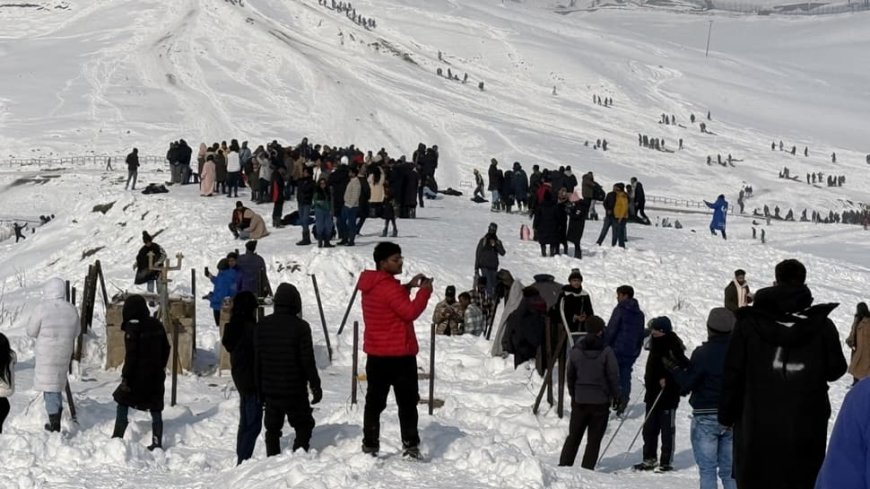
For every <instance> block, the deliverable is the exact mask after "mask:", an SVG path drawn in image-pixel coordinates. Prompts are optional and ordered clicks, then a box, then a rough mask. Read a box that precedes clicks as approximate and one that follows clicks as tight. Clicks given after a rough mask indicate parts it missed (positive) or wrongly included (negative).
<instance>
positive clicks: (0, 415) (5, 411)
mask: <svg viewBox="0 0 870 489" xmlns="http://www.w3.org/2000/svg"><path fill="white" fill-rule="evenodd" d="M6 416H9V399H7V398H5V397H0V433H3V423H5V422H6Z"/></svg>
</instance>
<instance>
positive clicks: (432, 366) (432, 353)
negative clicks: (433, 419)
mask: <svg viewBox="0 0 870 489" xmlns="http://www.w3.org/2000/svg"><path fill="white" fill-rule="evenodd" d="M431 329H432V332H431V333H430V334H429V416H432V414H433V413H434V412H435V323H432V328H431Z"/></svg>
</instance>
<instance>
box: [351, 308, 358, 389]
mask: <svg viewBox="0 0 870 489" xmlns="http://www.w3.org/2000/svg"><path fill="white" fill-rule="evenodd" d="M350 370H351V381H350V403H351V404H356V389H357V387H356V384H357V381H358V380H357V377H358V376H359V321H354V322H353V365H352V367H351V369H350Z"/></svg>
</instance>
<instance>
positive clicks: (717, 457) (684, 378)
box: [663, 307, 737, 489]
mask: <svg viewBox="0 0 870 489" xmlns="http://www.w3.org/2000/svg"><path fill="white" fill-rule="evenodd" d="M733 330H734V314H733V313H732V312H731V311H729V310H728V309H725V308H724V307H715V308H713V309H711V310H710V314H709V316H707V335H708V336H707V341H706V342H704V344H702V345H701V346H699V347H698V348H695V351H693V352H692V358H691V359H690V360H689V365H688V366H687V367H685V368H681V367H679V366H678V365H676V364H675V363H673V362H671V361H670V360H669V359H665V360H663V361H664V362H665V365H666V366H667V367H668V370H670V371H671V373H672V374H673V376H674V378H675V379H676V381H677V382H678V383H679V384H680V389H681V393H682V395H684V396H685V395H686V394H689V393H691V394H692V396H691V397H690V398H689V404H691V405H692V435H691V437H692V451H693V452H694V454H695V463H696V464H697V465H698V473H699V475H700V478H701V487H702V488H704V489H706V488H710V487H716V484H717V482H716V476H717V472H718V476H719V478H720V479H722V487H723V488H724V489H737V483H736V482H735V481H734V478H733V477H731V467H732V465H733V462H732V453H733V442H734V436H733V433H732V431H731V430H730V429H728V428H725V427H723V426H722V425H720V424H719V420H718V419H717V418H718V416H717V415H718V412H719V396H720V394H721V392H722V370H723V368H724V367H725V353H726V352H727V351H728V341H729V340H730V339H731V331H733Z"/></svg>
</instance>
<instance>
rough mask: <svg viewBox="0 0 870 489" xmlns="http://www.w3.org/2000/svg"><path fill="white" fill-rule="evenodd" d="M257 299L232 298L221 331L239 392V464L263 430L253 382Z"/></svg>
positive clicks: (247, 296) (251, 296)
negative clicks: (227, 318)
mask: <svg viewBox="0 0 870 489" xmlns="http://www.w3.org/2000/svg"><path fill="white" fill-rule="evenodd" d="M257 307H258V304H257V297H256V296H255V295H254V294H253V293H252V292H248V291H245V292H240V293H238V294H236V296H235V298H233V314H232V316H231V317H230V322H229V323H227V325H226V328H224V336H223V338H221V343H222V344H223V345H224V348H226V349H227V351H228V352H229V353H230V365H231V366H232V375H233V383H235V384H236V390H238V391H239V433H238V436H237V437H236V455H237V457H238V463H239V464H241V463H242V462H244V461H245V460H248V459H249V458H251V456H252V455H253V454H254V447H255V446H256V445H257V437H258V436H260V429H261V428H262V426H263V403H262V402H261V401H260V399H259V396H258V395H257V383H256V380H255V378H254V334H255V332H256V327H257Z"/></svg>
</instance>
